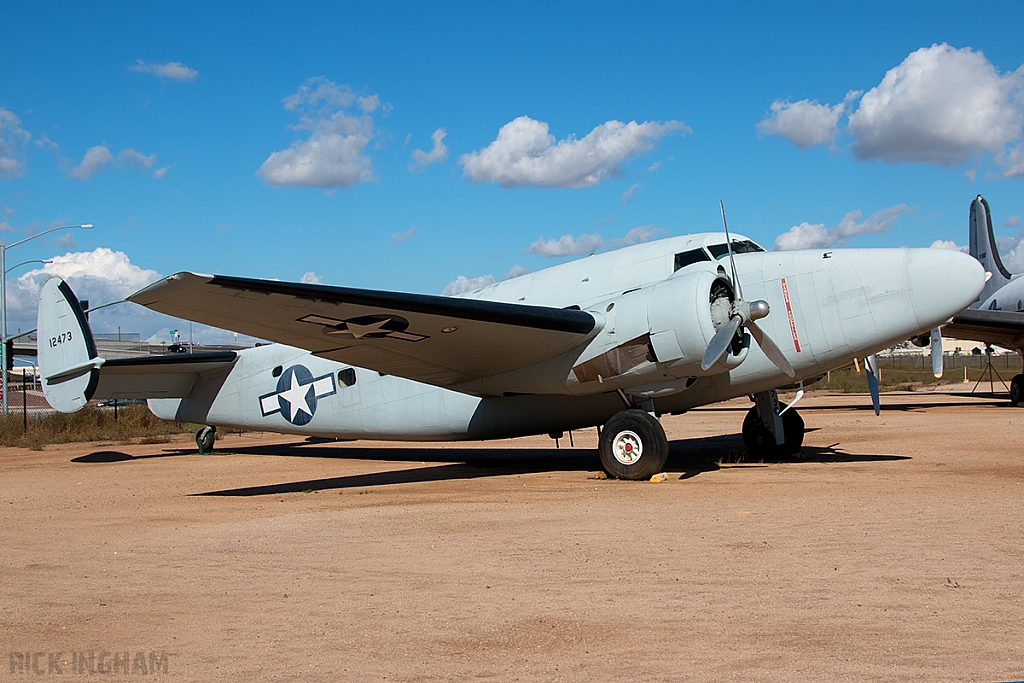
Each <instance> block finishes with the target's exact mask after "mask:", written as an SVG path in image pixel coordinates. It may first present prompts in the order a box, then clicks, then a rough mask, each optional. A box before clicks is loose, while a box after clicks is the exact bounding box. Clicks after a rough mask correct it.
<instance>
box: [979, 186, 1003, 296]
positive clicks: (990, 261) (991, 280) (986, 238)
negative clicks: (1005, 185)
mask: <svg viewBox="0 0 1024 683" xmlns="http://www.w3.org/2000/svg"><path fill="white" fill-rule="evenodd" d="M970 250H971V256H973V257H974V258H976V259H978V261H979V262H980V263H981V265H982V266H983V267H984V268H985V273H986V274H987V275H988V280H987V281H986V282H985V288H984V289H983V290H981V296H980V297H978V301H979V302H982V301H985V300H987V299H988V298H989V297H990V296H992V293H993V292H995V291H996V290H997V289H1000V288H1001V287H1002V286H1003V285H1005V284H1006V283H1007V282H1009V281H1010V278H1011V277H1012V276H1011V275H1010V271H1008V270H1006V266H1004V265H1003V261H1002V259H1000V258H999V250H998V249H997V248H996V238H995V234H994V233H993V232H992V214H991V212H990V211H989V208H988V202H986V201H985V198H984V197H982V196H981V195H980V194H979V195H978V196H977V197H975V198H974V201H973V202H971V219H970ZM975 305H977V304H975Z"/></svg>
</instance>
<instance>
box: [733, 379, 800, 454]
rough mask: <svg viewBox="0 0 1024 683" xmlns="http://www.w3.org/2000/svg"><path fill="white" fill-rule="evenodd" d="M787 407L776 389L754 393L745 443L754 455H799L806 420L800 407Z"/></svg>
mask: <svg viewBox="0 0 1024 683" xmlns="http://www.w3.org/2000/svg"><path fill="white" fill-rule="evenodd" d="M785 407H786V406H785V404H782V403H779V397H778V395H777V394H776V393H775V390H772V391H762V392H760V393H758V394H755V395H754V407H753V408H751V409H750V410H749V411H748V412H747V416H746V417H745V418H744V419H743V445H745V446H746V447H747V452H748V453H750V455H751V457H753V458H757V459H760V460H764V459H767V460H773V459H777V458H792V457H794V456H796V455H799V453H800V446H801V445H802V444H803V442H804V420H803V418H802V417H800V415H799V414H798V413H797V412H796V410H786V412H784V413H783V412H782V411H783V410H784V409H785ZM780 413H781V415H780Z"/></svg>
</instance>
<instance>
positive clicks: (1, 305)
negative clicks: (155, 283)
mask: <svg viewBox="0 0 1024 683" xmlns="http://www.w3.org/2000/svg"><path fill="white" fill-rule="evenodd" d="M75 229H81V230H91V229H92V224H91V223H84V224H82V225H61V226H58V227H56V228H50V229H49V230H43V231H42V232H38V233H36V234H35V235H30V236H28V237H26V238H24V239H21V240H18V241H17V242H15V243H14V244H0V391H2V399H0V405H2V408H0V411H2V412H3V415H4V417H7V413H8V410H7V408H8V401H7V399H8V396H7V394H8V391H7V389H8V382H7V250H8V249H11V248H12V247H16V246H18V245H19V244H24V243H25V242H28V241H29V240H34V239H35V238H37V237H42V236H43V235H46V234H47V233H51V232H56V231H57V230H75ZM29 263H30V262H29ZM18 265H21V264H18Z"/></svg>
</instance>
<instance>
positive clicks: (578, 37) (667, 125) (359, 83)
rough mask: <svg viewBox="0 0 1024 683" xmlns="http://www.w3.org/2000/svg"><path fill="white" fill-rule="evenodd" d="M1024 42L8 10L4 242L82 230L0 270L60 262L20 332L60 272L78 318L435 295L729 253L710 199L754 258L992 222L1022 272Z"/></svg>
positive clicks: (495, 20)
mask: <svg viewBox="0 0 1024 683" xmlns="http://www.w3.org/2000/svg"><path fill="white" fill-rule="evenodd" d="M1022 16H1024V13H1022V12H1021V11H1020V5H1019V3H1012V2H1002V3H1001V2H992V3H984V4H980V6H979V4H974V3H970V4H969V3H941V2H940V3H908V4H906V5H903V6H901V5H899V4H898V3H859V4H857V5H856V6H849V7H847V8H845V10H844V11H843V12H840V11H837V10H834V9H832V8H831V6H826V5H822V4H821V3H793V4H788V5H786V6H784V7H775V6H773V5H770V4H761V3H757V4H755V3H701V4H699V5H693V6H689V5H686V4H682V3H629V4H625V3H587V4H582V3H581V4H566V3H558V2H543V3H516V4H515V5H508V6H500V7H499V6H496V5H495V4H494V3H461V4H460V3H445V4H436V5H430V4H426V3H387V2H379V3H358V4H351V5H350V4H345V3H230V4H228V3H194V4H192V3H175V4H173V5H171V4H155V3H102V4H98V5H95V6H94V5H85V4H82V3H59V4H55V3H12V2H6V3H3V4H0V25H2V26H4V28H5V31H4V40H3V41H0V228H2V229H3V232H2V233H0V238H2V239H4V241H6V242H7V243H12V242H14V241H16V240H17V239H21V238H22V237H24V236H26V235H29V234H32V233H33V232H38V231H40V230H44V229H46V228H48V227H52V226H56V225H62V224H68V223H81V222H89V223H93V224H95V225H96V228H95V229H93V230H92V231H88V232H86V231H74V232H70V233H55V234H54V235H53V237H54V238H55V239H50V237H51V236H46V237H42V238H40V239H39V240H34V241H32V242H29V243H27V244H25V245H23V246H19V247H18V248H16V249H14V250H11V251H10V252H9V253H8V255H7V256H8V264H9V265H13V264H15V263H18V262H19V261H23V260H27V259H43V258H53V257H58V258H57V259H56V260H55V261H54V263H53V264H50V265H48V266H46V267H45V268H40V267H39V266H38V265H36V266H26V267H23V268H20V269H18V270H17V271H14V272H12V273H11V274H10V276H9V278H10V279H9V283H10V298H9V303H10V316H9V320H10V327H11V329H12V330H17V329H28V328H29V327H32V326H34V322H33V320H34V306H33V294H34V292H35V291H37V289H38V286H39V285H40V284H41V281H42V280H44V279H45V278H46V277H47V276H48V275H49V274H50V273H57V274H61V275H64V276H66V277H69V280H70V281H71V283H72V286H73V287H75V288H76V291H79V293H80V295H82V296H83V297H86V296H87V297H89V298H90V301H91V302H92V303H93V305H96V304H98V303H101V302H102V301H105V300H108V299H115V298H117V297H119V296H124V295H125V294H127V293H129V292H130V291H133V290H134V289H135V288H137V287H139V286H142V285H144V284H146V282H148V281H150V280H152V279H155V278H156V277H159V276H164V275H169V274H171V273H174V272H177V271H180V270H192V271H198V272H207V273H220V274H231V275H242V276H250V277H266V278H279V279H282V280H299V279H301V278H303V277H305V278H306V279H307V280H311V281H322V282H324V283H326V284H338V285H346V286H355V287H367V288H377V289H391V290H403V291H415V292H425V293H440V292H442V291H444V290H446V288H448V290H447V291H449V292H450V291H453V289H452V287H453V285H452V283H461V284H462V285H464V284H466V283H471V282H484V281H486V280H487V278H488V277H493V278H496V279H501V278H503V277H506V276H507V275H509V274H515V273H518V272H523V271H532V270H539V269H541V268H545V267H548V266H551V265H555V264H556V263H560V262H562V261H564V260H565V259H567V258H572V257H573V256H574V255H578V254H583V253H587V252H588V251H590V250H593V249H607V248H613V247H615V246H617V245H621V244H623V243H629V242H630V241H638V240H645V239H651V238H655V237H657V236H660V235H679V234H685V233H687V232H699V231H705V230H718V229H719V227H720V217H719V213H718V200H719V199H723V200H724V201H725V205H726V209H727V212H728V215H729V222H730V227H731V228H732V229H733V230H735V231H737V232H741V233H744V234H746V235H748V236H750V237H753V238H754V239H756V240H758V241H759V242H761V243H762V244H764V245H765V246H766V247H769V248H770V247H772V246H773V245H775V246H779V247H787V248H794V247H799V246H819V245H823V244H828V245H833V246H840V245H842V244H846V245H848V246H856V247H861V246H864V247H867V246H899V245H908V246H930V245H932V244H933V243H935V242H936V241H941V242H945V243H946V246H958V245H963V244H964V243H965V242H966V238H967V234H966V232H967V214H968V207H969V204H970V200H971V199H972V198H973V197H974V195H976V194H978V193H981V194H983V195H984V196H985V197H986V198H987V199H988V200H989V203H990V205H991V206H992V210H993V218H994V221H995V224H996V226H997V234H998V235H999V236H1000V237H1001V241H1002V244H1003V248H1004V252H1005V253H1006V254H1007V255H1008V258H1007V260H1008V261H1009V264H1010V267H1011V269H1015V270H1021V271H1024V248H1021V249H1020V250H1019V251H1018V250H1017V247H1018V246H1019V244H1020V243H1021V241H1022V240H1021V235H1020V233H1021V226H1020V225H1019V221H1020V218H1019V217H1020V215H1021V214H1024V186H1022V182H1024V147H1022V146H1021V142H1022V126H1024V85H1022V80H1024V70H1022V69H1021V67H1022V64H1024V43H1022V42H1021V36H1022V30H1021V29H1022V28H1024V20H1022ZM887 74H888V75H887ZM773 104H774V107H773ZM438 131H441V132H440V133H439V132H438ZM499 131H501V132H500V133H499ZM442 134H443V137H442ZM546 136H550V137H546ZM435 140H436V141H437V142H435ZM417 150H419V154H418V155H416V154H415V153H416V151H417ZM417 160H418V161H417ZM856 212H859V213H856ZM1004 224H1005V225H1004ZM1014 266H1016V268H1015V267H1014ZM33 268H39V270H38V271H33ZM460 276H462V278H463V279H462V280H459V279H458V278H459V277H460ZM480 278H483V279H482V280H481V279H480ZM457 286H461V285H455V287H457ZM128 309H135V310H128ZM119 325H120V326H121V327H122V328H123V329H124V330H125V331H129V330H130V331H137V332H140V333H142V335H143V338H146V337H149V336H155V337H157V338H160V337H161V336H162V337H163V338H166V333H165V331H164V330H166V329H167V328H169V327H180V325H177V324H175V323H174V322H173V321H169V320H166V319H163V318H160V317H159V316H156V315H154V314H141V313H140V312H139V309H137V307H132V306H120V307H115V308H114V309H112V310H111V312H108V313H107V314H100V313H97V314H96V316H95V318H94V326H95V327H96V329H97V331H111V330H114V329H116V327H117V326H119ZM204 335H205V336H203V337H202V338H204V339H207V340H208V341H214V340H215V338H216V335H215V334H213V333H212V332H206V333H204Z"/></svg>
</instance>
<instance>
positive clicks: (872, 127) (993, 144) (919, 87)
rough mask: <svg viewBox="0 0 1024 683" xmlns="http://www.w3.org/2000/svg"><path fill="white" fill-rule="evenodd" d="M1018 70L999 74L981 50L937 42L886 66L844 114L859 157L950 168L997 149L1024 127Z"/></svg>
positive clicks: (1023, 79)
mask: <svg viewBox="0 0 1024 683" xmlns="http://www.w3.org/2000/svg"><path fill="white" fill-rule="evenodd" d="M1022 87H1024V71H1021V70H1018V71H1016V72H1014V73H1009V74H1005V75H1000V74H999V72H998V71H997V70H996V68H995V67H994V66H993V65H992V64H991V63H990V62H989V61H988V59H986V58H985V55H983V54H982V53H981V52H975V51H974V50H971V49H970V48H964V49H960V50H957V49H954V48H952V47H950V46H949V45H947V44H945V43H943V44H942V45H933V46H931V47H928V48H921V49H920V50H917V51H915V52H912V53H910V55H909V56H908V57H907V58H906V59H905V60H903V63H901V64H900V65H899V66H897V67H895V68H893V69H890V70H889V71H888V72H887V73H886V74H885V77H884V78H883V79H882V82H881V83H880V84H878V85H877V86H875V87H874V88H872V89H871V90H869V91H868V92H866V93H865V94H864V96H863V97H862V98H861V100H860V106H859V107H858V108H857V111H855V112H854V113H853V114H851V115H850V133H851V135H853V137H854V140H855V142H854V145H853V154H854V156H856V157H857V158H858V159H881V160H884V161H888V162H900V161H912V162H923V163H931V164H942V165H947V166H948V165H951V164H958V163H963V162H966V161H968V160H969V159H970V158H971V157H972V156H974V155H975V154H977V153H979V152H981V151H988V152H996V153H998V152H1000V151H1002V150H1003V149H1004V148H1005V146H1006V145H1007V143H1009V142H1010V141H1012V140H1015V139H1017V138H1019V137H1020V135H1021V127H1022V126H1024V100H1022Z"/></svg>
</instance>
